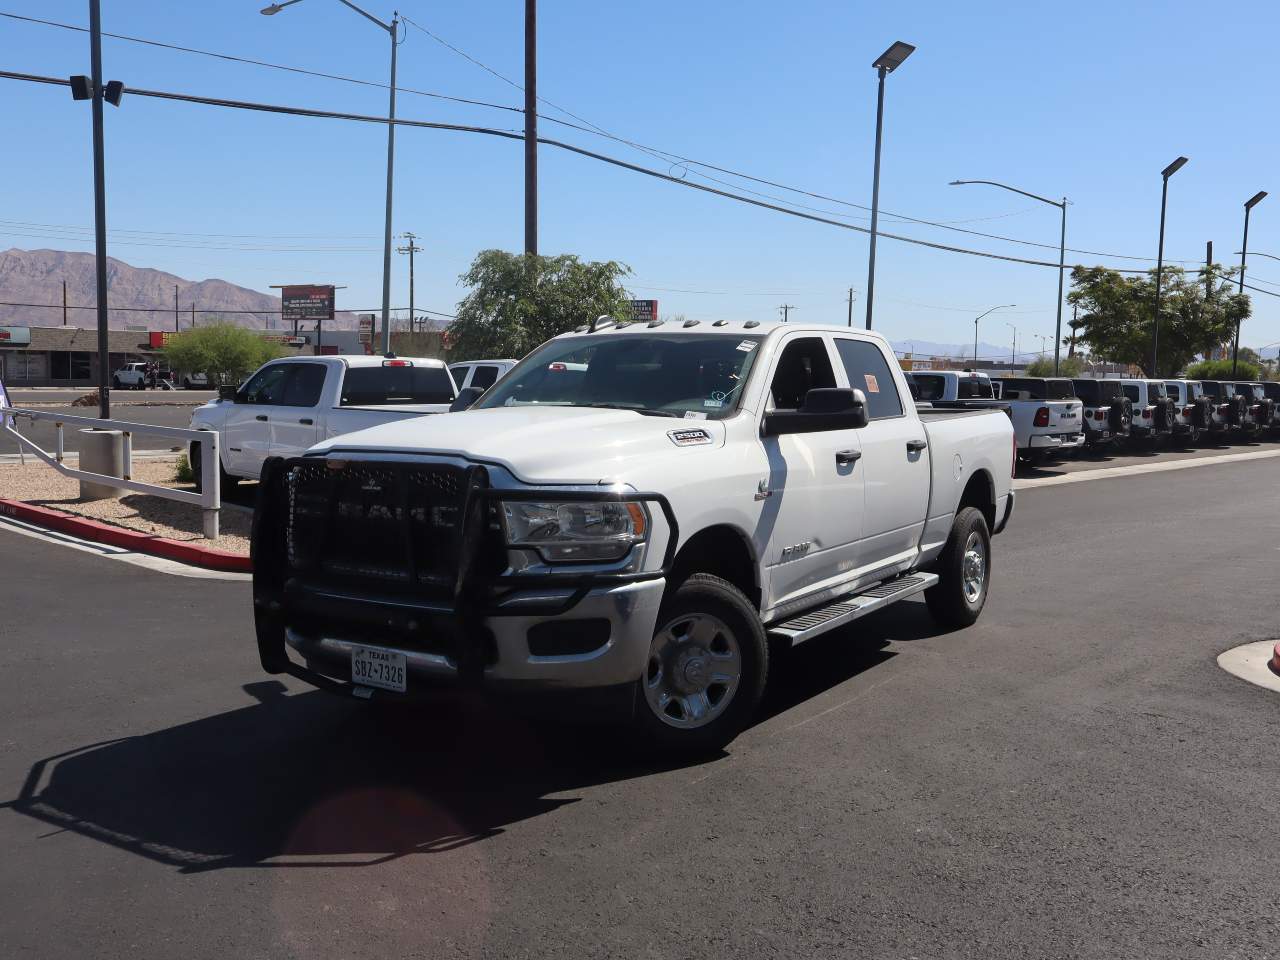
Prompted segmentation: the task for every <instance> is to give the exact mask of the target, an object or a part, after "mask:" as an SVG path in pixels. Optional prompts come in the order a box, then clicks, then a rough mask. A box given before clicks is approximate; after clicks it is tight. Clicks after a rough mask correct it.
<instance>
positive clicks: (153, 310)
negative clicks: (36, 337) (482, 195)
mask: <svg viewBox="0 0 1280 960" xmlns="http://www.w3.org/2000/svg"><path fill="white" fill-rule="evenodd" d="M0 307H40V308H48V309H50V310H61V309H62V304H61V303H13V302H10V301H3V300H0ZM67 309H68V310H97V309H98V308H97V306H96V305H95V304H92V303H90V304H74V303H69V304H67ZM107 309H108V310H110V311H111V312H112V313H169V314H171V313H173V307H172V306H167V307H113V306H110V305H108V307H107ZM187 309H190V308H187ZM280 309H281V308H280V307H264V308H263V309H261V310H223V309H221V308H220V307H205V308H200V307H196V308H195V311H196V313H228V314H245V315H250V316H260V315H261V314H264V313H272V314H275V313H279V312H280ZM381 309H382V308H381V307H343V308H342V309H341V310H339V311H337V312H338V313H377V312H378V311H379V310H381ZM391 309H392V310H408V309H409V308H408V307H392V308H391ZM417 311H418V312H419V313H429V314H431V315H432V316H436V317H447V318H448V319H450V320H456V319H458V318H457V317H456V316H455V315H454V314H452V313H444V312H442V311H440V310H428V309H426V308H425V307H418V308H417Z"/></svg>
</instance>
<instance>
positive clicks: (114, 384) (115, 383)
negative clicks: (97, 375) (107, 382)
mask: <svg viewBox="0 0 1280 960" xmlns="http://www.w3.org/2000/svg"><path fill="white" fill-rule="evenodd" d="M111 389H112V390H119V389H120V378H119V377H112V378H111Z"/></svg>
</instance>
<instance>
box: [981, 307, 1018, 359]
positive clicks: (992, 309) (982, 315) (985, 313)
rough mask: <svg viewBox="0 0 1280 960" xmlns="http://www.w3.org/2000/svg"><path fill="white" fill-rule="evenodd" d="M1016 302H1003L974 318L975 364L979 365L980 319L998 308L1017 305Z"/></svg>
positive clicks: (1002, 308)
mask: <svg viewBox="0 0 1280 960" xmlns="http://www.w3.org/2000/svg"><path fill="white" fill-rule="evenodd" d="M1016 306H1017V304H1016V303H1002V304H1000V306H998V307H992V308H991V309H990V310H987V311H986V312H984V313H980V314H978V315H977V316H976V317H974V318H973V365H974V366H975V367H976V366H977V365H978V321H979V320H981V319H982V318H983V317H985V316H986V315H987V314H988V313H995V311H997V310H1006V309H1008V308H1009V307H1016Z"/></svg>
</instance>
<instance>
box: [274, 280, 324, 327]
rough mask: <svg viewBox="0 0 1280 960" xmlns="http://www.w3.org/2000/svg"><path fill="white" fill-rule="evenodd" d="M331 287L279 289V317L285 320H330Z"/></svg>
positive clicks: (311, 286)
mask: <svg viewBox="0 0 1280 960" xmlns="http://www.w3.org/2000/svg"><path fill="white" fill-rule="evenodd" d="M333 291H334V288H333V287H332V286H315V285H309V286H296V287H282V288H281V289H280V308H281V316H282V318H283V319H285V320H293V321H295V322H297V321H299V320H332V319H333Z"/></svg>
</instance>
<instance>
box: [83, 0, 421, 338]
mask: <svg viewBox="0 0 1280 960" xmlns="http://www.w3.org/2000/svg"><path fill="white" fill-rule="evenodd" d="M94 2H95V3H96V0H94ZM301 2H302V0H285V2H283V3H273V4H271V5H270V6H267V7H263V8H262V9H261V10H259V11H258V12H259V13H261V14H262V15H263V16H267V17H273V16H275V15H276V14H277V13H279V12H280V11H281V10H283V9H284V8H285V7H292V6H293V5H294V4H295V3H301ZM338 2H339V3H341V4H342V5H343V6H344V7H348V8H349V9H351V10H354V11H355V12H356V13H358V14H360V16H362V17H364V18H365V19H366V20H368V21H369V22H370V23H374V24H376V25H377V26H379V27H381V28H382V29H383V30H385V31H387V33H388V34H390V36H391V95H390V100H389V103H388V108H387V214H386V223H385V225H384V229H383V232H382V352H383V353H384V354H385V353H390V352H391V197H392V188H393V186H394V184H395V157H396V48H397V47H398V46H399V45H400V43H399V37H400V13H399V11H395V12H393V13H392V15H391V22H390V23H384V22H383V21H381V20H379V19H378V18H377V17H375V16H374V15H373V14H371V13H369V12H368V11H367V10H362V9H361V8H360V7H358V6H356V5H355V4H354V3H352V2H351V0H338Z"/></svg>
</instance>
